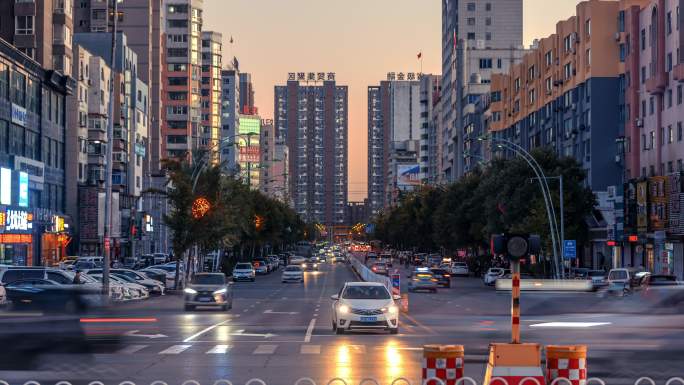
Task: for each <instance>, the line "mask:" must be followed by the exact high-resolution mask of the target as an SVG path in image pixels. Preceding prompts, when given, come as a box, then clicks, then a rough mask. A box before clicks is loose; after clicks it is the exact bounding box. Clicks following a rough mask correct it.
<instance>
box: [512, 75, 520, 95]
mask: <svg viewBox="0 0 684 385" xmlns="http://www.w3.org/2000/svg"><path fill="white" fill-rule="evenodd" d="M513 84H514V87H515V92H518V91H520V78H515V81H514V82H513Z"/></svg>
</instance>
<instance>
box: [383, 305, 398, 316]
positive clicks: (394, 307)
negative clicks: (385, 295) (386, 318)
mask: <svg viewBox="0 0 684 385" xmlns="http://www.w3.org/2000/svg"><path fill="white" fill-rule="evenodd" d="M386 311H387V313H390V314H397V312H398V311H399V308H398V307H397V305H390V306H389V307H387V309H386Z"/></svg>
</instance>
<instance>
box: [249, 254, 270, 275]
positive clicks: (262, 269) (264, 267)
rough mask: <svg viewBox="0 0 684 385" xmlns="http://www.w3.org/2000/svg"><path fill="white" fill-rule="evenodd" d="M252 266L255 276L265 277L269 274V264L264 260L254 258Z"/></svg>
mask: <svg viewBox="0 0 684 385" xmlns="http://www.w3.org/2000/svg"><path fill="white" fill-rule="evenodd" d="M252 266H254V271H255V272H256V274H260V275H266V274H268V273H270V272H271V268H270V266H269V263H268V262H267V261H266V259H264V258H254V259H253V260H252Z"/></svg>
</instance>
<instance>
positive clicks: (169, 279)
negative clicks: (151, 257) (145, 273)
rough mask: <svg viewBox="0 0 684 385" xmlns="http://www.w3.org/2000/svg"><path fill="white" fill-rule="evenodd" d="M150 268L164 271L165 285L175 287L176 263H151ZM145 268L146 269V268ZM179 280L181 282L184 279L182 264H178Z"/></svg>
mask: <svg viewBox="0 0 684 385" xmlns="http://www.w3.org/2000/svg"><path fill="white" fill-rule="evenodd" d="M150 268H152V269H159V270H164V271H165V272H166V282H165V283H166V287H169V288H170V287H173V288H175V287H176V263H175V262H171V263H165V264H163V265H153V266H150ZM146 270H147V269H146ZM178 273H179V274H178V277H179V281H180V282H181V283H182V282H183V281H184V276H185V274H184V269H183V264H182V263H181V264H180V271H179V272H178Z"/></svg>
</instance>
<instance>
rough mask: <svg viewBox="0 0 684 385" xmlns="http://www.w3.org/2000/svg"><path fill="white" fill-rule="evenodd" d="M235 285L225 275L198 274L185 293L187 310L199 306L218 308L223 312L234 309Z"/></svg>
mask: <svg viewBox="0 0 684 385" xmlns="http://www.w3.org/2000/svg"><path fill="white" fill-rule="evenodd" d="M232 285H233V283H232V282H228V281H227V280H226V276H225V275H224V274H223V273H198V274H195V275H194V276H193V277H192V280H191V281H190V284H189V285H188V287H186V288H185V290H183V291H184V292H185V310H194V309H195V307H197V306H218V307H220V308H221V309H222V310H228V309H231V308H232V307H233V287H232Z"/></svg>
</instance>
